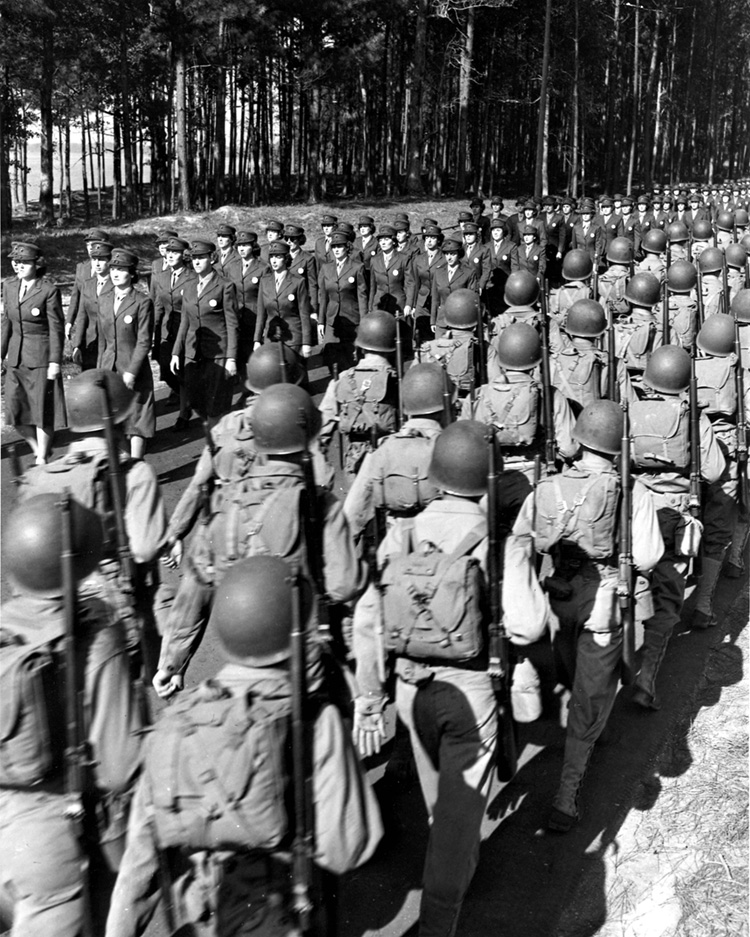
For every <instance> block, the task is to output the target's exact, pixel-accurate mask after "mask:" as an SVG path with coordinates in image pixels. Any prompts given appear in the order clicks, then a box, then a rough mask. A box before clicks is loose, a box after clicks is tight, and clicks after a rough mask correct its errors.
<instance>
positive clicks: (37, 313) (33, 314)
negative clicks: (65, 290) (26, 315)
mask: <svg viewBox="0 0 750 937" xmlns="http://www.w3.org/2000/svg"><path fill="white" fill-rule="evenodd" d="M31 314H32V316H40V315H41V314H42V310H41V309H37V308H36V306H35V307H34V308H33V309H32V310H31Z"/></svg>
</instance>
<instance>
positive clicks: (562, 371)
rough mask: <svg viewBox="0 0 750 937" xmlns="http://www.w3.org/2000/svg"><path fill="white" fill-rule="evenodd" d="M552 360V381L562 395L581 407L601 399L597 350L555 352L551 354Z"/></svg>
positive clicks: (599, 359)
mask: <svg viewBox="0 0 750 937" xmlns="http://www.w3.org/2000/svg"><path fill="white" fill-rule="evenodd" d="M552 361H553V362H554V369H553V372H552V383H553V385H554V386H555V387H556V388H557V389H558V390H559V391H561V392H562V394H563V396H564V397H566V398H567V399H568V400H572V401H574V402H575V403H579V404H580V405H581V406H582V407H585V406H587V404H590V403H593V402H594V401H595V400H600V399H601V392H600V391H601V389H600V386H599V380H600V375H601V364H602V360H601V355H600V353H599V352H597V351H591V352H587V353H581V352H574V353H573V354H557V355H553V356H552Z"/></svg>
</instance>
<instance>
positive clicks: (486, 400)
mask: <svg viewBox="0 0 750 937" xmlns="http://www.w3.org/2000/svg"><path fill="white" fill-rule="evenodd" d="M539 391H540V388H539V385H538V384H537V383H536V381H522V382H520V383H515V384H502V383H500V382H499V381H493V382H492V383H491V384H486V385H485V386H484V387H483V388H482V390H481V392H480V395H481V403H482V405H483V406H484V408H485V409H486V412H487V416H488V419H489V421H490V422H491V423H493V424H494V426H495V428H496V438H497V441H498V442H499V443H500V445H501V446H529V445H531V443H533V442H534V440H535V439H536V434H537V427H538V422H539V399H540V393H539Z"/></svg>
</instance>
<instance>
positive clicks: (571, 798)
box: [547, 737, 594, 833]
mask: <svg viewBox="0 0 750 937" xmlns="http://www.w3.org/2000/svg"><path fill="white" fill-rule="evenodd" d="M593 748H594V743H593V742H582V741H581V740H580V739H574V738H570V737H568V738H566V739H565V760H564V762H563V769H562V775H561V776H560V786H559V787H558V788H557V793H556V794H555V799H554V800H553V801H552V810H551V811H550V815H549V817H548V819H547V829H549V830H554V832H556V833H568V832H570V830H572V829H573V827H574V826H575V824H576V822H577V821H578V820H580V818H581V813H580V811H579V809H578V792H579V790H580V788H581V782H582V781H583V776H584V774H585V773H586V768H587V767H588V764H589V758H590V757H591V752H592V750H593Z"/></svg>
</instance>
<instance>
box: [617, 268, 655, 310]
mask: <svg viewBox="0 0 750 937" xmlns="http://www.w3.org/2000/svg"><path fill="white" fill-rule="evenodd" d="M660 295H661V284H660V283H659V281H658V280H657V278H656V277H655V276H654V275H653V273H636V274H635V275H634V276H632V277H631V278H630V279H629V280H628V282H627V284H626V285H625V299H627V301H628V302H629V303H632V304H633V305H634V306H644V307H651V306H655V305H656V303H658V302H659V297H660Z"/></svg>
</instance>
